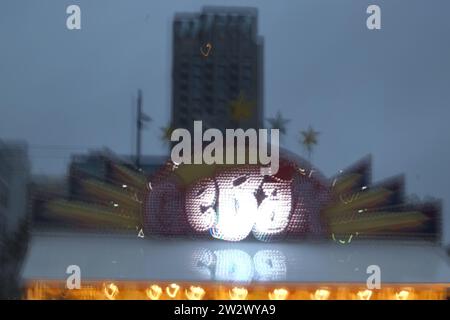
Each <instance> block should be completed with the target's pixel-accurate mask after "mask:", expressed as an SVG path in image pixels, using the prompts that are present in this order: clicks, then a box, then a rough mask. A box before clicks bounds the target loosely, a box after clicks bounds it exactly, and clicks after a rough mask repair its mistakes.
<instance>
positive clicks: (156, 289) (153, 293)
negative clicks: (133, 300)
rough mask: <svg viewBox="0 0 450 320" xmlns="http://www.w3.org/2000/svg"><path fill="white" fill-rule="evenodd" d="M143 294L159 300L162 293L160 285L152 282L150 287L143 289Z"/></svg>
mask: <svg viewBox="0 0 450 320" xmlns="http://www.w3.org/2000/svg"><path fill="white" fill-rule="evenodd" d="M145 294H146V295H147V297H148V298H149V299H151V300H159V298H160V297H161V295H162V289H161V287H160V286H158V285H156V284H154V285H152V286H150V288H147V289H145Z"/></svg>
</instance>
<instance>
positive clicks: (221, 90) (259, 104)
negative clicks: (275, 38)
mask: <svg viewBox="0 0 450 320" xmlns="http://www.w3.org/2000/svg"><path fill="white" fill-rule="evenodd" d="M257 18H258V17H257V10H256V9H254V8H233V7H205V8H203V10H202V12H201V13H194V14H191V13H182V14H177V15H176V16H175V19H174V22H173V61H172V119H171V127H173V128H186V129H189V130H190V131H192V129H193V121H195V120H202V121H203V128H204V129H206V128H217V129H220V130H222V131H223V130H224V129H226V128H243V129H247V128H255V129H258V128H261V127H262V126H263V39H262V38H261V37H260V36H258V19H257Z"/></svg>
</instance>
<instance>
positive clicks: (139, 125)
mask: <svg viewBox="0 0 450 320" xmlns="http://www.w3.org/2000/svg"><path fill="white" fill-rule="evenodd" d="M142 102H143V99H142V90H141V89H139V90H138V97H137V104H136V107H137V117H136V129H137V130H136V167H137V168H138V169H140V167H141V143H142V129H143V128H145V122H150V121H151V118H150V117H149V116H148V115H146V114H145V113H143V112H142Z"/></svg>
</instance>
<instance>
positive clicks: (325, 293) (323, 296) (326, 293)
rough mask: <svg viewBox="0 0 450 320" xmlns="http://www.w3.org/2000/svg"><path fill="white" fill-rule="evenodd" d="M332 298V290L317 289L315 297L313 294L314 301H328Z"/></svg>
mask: <svg viewBox="0 0 450 320" xmlns="http://www.w3.org/2000/svg"><path fill="white" fill-rule="evenodd" d="M329 297H330V290H327V289H317V290H316V292H314V295H313V294H311V299H312V300H328V298H329Z"/></svg>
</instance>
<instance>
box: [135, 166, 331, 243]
mask: <svg viewBox="0 0 450 320" xmlns="http://www.w3.org/2000/svg"><path fill="white" fill-rule="evenodd" d="M300 169H301V170H303V171H301V170H300ZM260 170H261V166H260V165H240V166H227V165H220V166H218V165H216V166H206V165H204V166H196V165H190V166H186V165H181V166H180V167H178V166H176V168H175V169H174V166H173V165H172V166H171V165H167V168H166V169H164V170H163V171H162V172H161V173H160V174H159V175H158V176H156V177H154V178H153V179H152V181H151V186H152V187H151V188H149V190H148V194H147V197H146V200H145V204H144V225H145V227H146V229H147V230H148V231H149V234H157V235H158V234H159V235H194V236H195V235H197V236H202V235H203V236H208V235H209V236H212V237H213V238H216V239H221V240H227V241H240V240H243V239H246V238H248V237H249V236H252V237H253V238H255V239H258V240H261V241H270V240H273V239H279V238H284V237H289V236H292V235H295V236H296V237H298V236H305V235H307V234H310V233H313V234H317V233H321V232H323V224H322V222H321V220H320V214H319V212H320V209H321V208H322V207H323V205H324V204H325V203H326V201H327V199H328V197H329V189H328V187H327V186H326V184H325V183H324V182H323V181H322V178H321V176H320V174H318V173H317V172H316V171H314V170H312V169H309V170H308V174H307V175H305V174H304V172H305V170H306V169H304V168H300V167H299V166H298V165H297V164H295V163H294V162H293V161H288V160H287V159H281V160H280V168H279V170H278V172H277V174H276V175H271V176H263V175H261V174H260ZM302 172H303V173H302Z"/></svg>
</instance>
